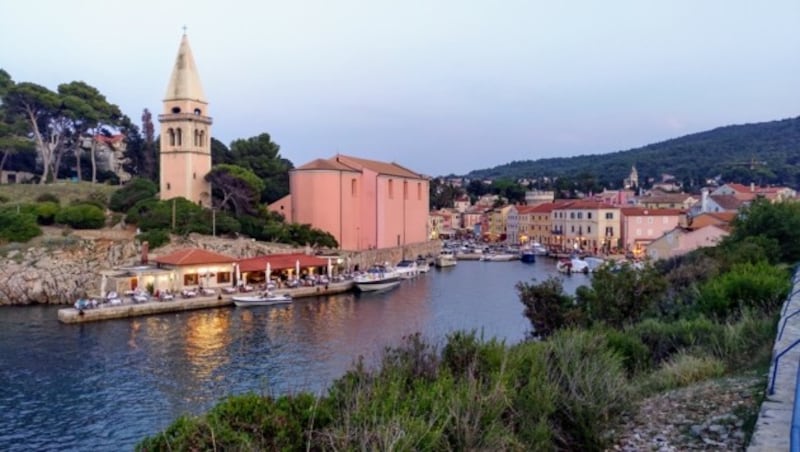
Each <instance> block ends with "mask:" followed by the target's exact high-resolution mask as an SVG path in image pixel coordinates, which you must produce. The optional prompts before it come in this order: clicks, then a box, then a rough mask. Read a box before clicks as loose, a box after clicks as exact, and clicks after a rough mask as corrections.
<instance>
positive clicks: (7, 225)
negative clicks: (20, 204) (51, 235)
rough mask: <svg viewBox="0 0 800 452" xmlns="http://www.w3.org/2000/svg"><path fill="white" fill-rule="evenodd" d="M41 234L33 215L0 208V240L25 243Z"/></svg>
mask: <svg viewBox="0 0 800 452" xmlns="http://www.w3.org/2000/svg"><path fill="white" fill-rule="evenodd" d="M41 234H42V230H41V228H39V225H38V224H36V217H35V216H34V215H32V214H29V213H17V212H16V211H15V210H13V209H2V210H0V242H19V243H25V242H27V241H28V240H30V239H32V238H34V237H36V236H39V235H41Z"/></svg>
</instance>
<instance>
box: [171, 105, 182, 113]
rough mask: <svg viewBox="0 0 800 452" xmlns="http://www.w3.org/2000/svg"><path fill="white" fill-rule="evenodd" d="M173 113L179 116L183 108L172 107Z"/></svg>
mask: <svg viewBox="0 0 800 452" xmlns="http://www.w3.org/2000/svg"><path fill="white" fill-rule="evenodd" d="M172 112H173V113H175V114H178V113H180V112H181V107H172Z"/></svg>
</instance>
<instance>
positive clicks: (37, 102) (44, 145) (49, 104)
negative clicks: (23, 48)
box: [3, 82, 67, 184]
mask: <svg viewBox="0 0 800 452" xmlns="http://www.w3.org/2000/svg"><path fill="white" fill-rule="evenodd" d="M3 106H4V107H6V108H7V109H8V111H9V112H10V113H11V114H19V115H21V116H23V117H24V118H25V121H26V122H27V123H28V126H29V127H30V130H31V133H32V134H33V139H34V142H35V145H36V150H37V151H38V152H39V155H40V157H41V158H42V174H41V180H40V183H42V184H44V183H47V181H48V179H49V178H50V177H51V173H50V172H51V170H52V168H53V163H54V160H56V157H57V155H58V153H59V151H60V149H61V148H62V146H63V141H64V139H65V136H66V132H67V130H66V127H65V126H64V121H63V116H62V115H61V99H60V98H59V96H58V94H56V93H54V92H52V91H50V90H49V89H47V88H45V87H44V86H41V85H37V84H35V83H30V82H22V83H18V84H16V85H14V86H11V87H10V88H9V89H8V91H7V92H6V95H5V96H4V98H3ZM52 177H57V175H56V174H52Z"/></svg>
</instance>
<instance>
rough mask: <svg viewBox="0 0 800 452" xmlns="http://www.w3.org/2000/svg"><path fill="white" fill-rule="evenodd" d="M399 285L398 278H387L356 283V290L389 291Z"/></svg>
mask: <svg viewBox="0 0 800 452" xmlns="http://www.w3.org/2000/svg"><path fill="white" fill-rule="evenodd" d="M398 285H400V278H387V279H382V280H376V281H364V282H356V289H358V290H359V291H361V292H374V291H376V290H386V289H391V288H392V287H396V286H398Z"/></svg>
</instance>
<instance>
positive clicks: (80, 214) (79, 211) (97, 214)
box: [56, 204, 106, 229]
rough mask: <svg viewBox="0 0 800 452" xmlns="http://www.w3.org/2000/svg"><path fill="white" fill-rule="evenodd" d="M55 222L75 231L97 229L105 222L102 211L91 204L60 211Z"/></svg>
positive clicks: (68, 207)
mask: <svg viewBox="0 0 800 452" xmlns="http://www.w3.org/2000/svg"><path fill="white" fill-rule="evenodd" d="M56 222H57V223H59V224H64V225H67V226H70V227H72V228H75V229H99V228H102V227H103V225H104V224H105V222H106V216H105V214H104V213H103V210H102V209H101V208H99V207H97V206H95V205H91V204H77V205H73V206H67V207H64V208H63V209H61V211H60V212H58V215H56Z"/></svg>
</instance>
